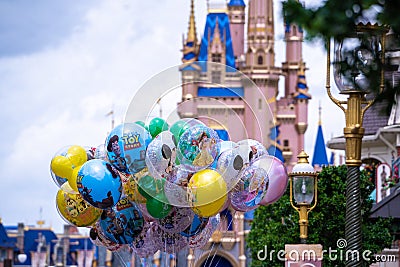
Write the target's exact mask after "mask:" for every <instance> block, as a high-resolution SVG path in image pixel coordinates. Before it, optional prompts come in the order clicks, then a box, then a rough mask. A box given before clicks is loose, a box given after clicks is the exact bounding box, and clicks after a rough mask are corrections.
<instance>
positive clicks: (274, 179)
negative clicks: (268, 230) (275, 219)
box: [258, 155, 289, 206]
mask: <svg viewBox="0 0 400 267" xmlns="http://www.w3.org/2000/svg"><path fill="white" fill-rule="evenodd" d="M258 165H259V167H262V168H264V169H265V170H266V171H267V172H268V177H269V186H268V189H267V193H266V194H265V196H264V198H263V199H262V200H261V202H260V205H263V206H267V205H270V204H272V203H274V202H276V201H277V200H278V199H280V198H281V197H282V196H283V194H284V193H285V191H286V188H287V185H288V181H289V176H288V173H287V170H286V167H285V165H283V163H282V161H280V160H279V159H278V158H276V157H274V156H269V155H266V156H263V157H262V158H260V159H259V161H258Z"/></svg>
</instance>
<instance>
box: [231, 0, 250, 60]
mask: <svg viewBox="0 0 400 267" xmlns="http://www.w3.org/2000/svg"><path fill="white" fill-rule="evenodd" d="M245 8H246V5H245V3H244V1H243V0H230V2H229V4H228V14H229V21H230V30H231V35H232V44H233V54H234V56H235V59H236V63H237V64H236V66H240V64H241V62H240V60H241V56H242V55H243V54H244V24H245V21H246V19H245Z"/></svg>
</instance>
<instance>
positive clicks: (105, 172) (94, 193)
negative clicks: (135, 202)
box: [77, 159, 122, 209]
mask: <svg viewBox="0 0 400 267" xmlns="http://www.w3.org/2000/svg"><path fill="white" fill-rule="evenodd" d="M77 186H78V190H79V193H80V194H81V195H82V197H83V199H85V200H86V201H87V202H89V203H90V204H91V205H92V206H94V207H96V208H100V209H107V208H111V207H113V206H114V205H115V204H117V202H118V201H119V199H120V197H121V192H122V182H121V178H120V176H119V173H118V171H117V170H116V169H115V168H114V166H112V165H111V164H110V163H108V162H106V161H104V160H100V159H93V160H90V161H87V162H86V163H85V164H83V165H82V167H81V169H80V170H79V173H78V179H77Z"/></svg>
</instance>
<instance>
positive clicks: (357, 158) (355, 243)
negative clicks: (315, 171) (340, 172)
mask: <svg viewBox="0 0 400 267" xmlns="http://www.w3.org/2000/svg"><path fill="white" fill-rule="evenodd" d="M387 30H388V29H387V28H386V27H383V26H379V25H377V24H370V23H368V24H358V25H356V27H355V30H354V32H351V33H349V34H348V36H346V37H345V38H343V39H341V40H334V61H333V64H332V65H333V75H334V79H335V83H336V85H337V87H338V89H339V90H340V94H345V95H348V97H347V100H345V101H341V100H338V99H336V98H335V97H333V96H332V94H331V91H330V87H331V86H330V67H331V66H330V65H331V59H330V41H328V43H327V74H326V89H327V93H328V96H329V98H330V99H331V100H332V101H333V102H334V103H335V104H336V105H337V106H338V107H340V108H341V109H342V110H343V112H344V113H345V118H346V127H345V128H344V137H345V139H346V165H347V180H346V223H345V237H346V241H347V246H346V250H347V251H350V252H358V253H359V254H358V255H361V249H362V243H361V198H360V169H359V167H360V165H361V142H362V138H363V135H364V128H363V127H362V123H363V117H364V113H365V111H366V110H367V109H368V108H369V107H370V106H371V105H372V103H373V101H374V99H373V97H372V99H371V97H370V100H366V95H367V94H368V93H371V92H373V91H375V92H378V91H382V90H383V88H384V73H383V68H382V66H383V63H384V56H383V55H384V54H385V34H386V32H387ZM377 78H378V79H377ZM374 81H375V82H374ZM376 81H377V82H376ZM347 251H346V252H347ZM346 255H353V254H352V253H349V254H347V253H346ZM360 265H361V257H358V258H349V259H347V261H346V266H360Z"/></svg>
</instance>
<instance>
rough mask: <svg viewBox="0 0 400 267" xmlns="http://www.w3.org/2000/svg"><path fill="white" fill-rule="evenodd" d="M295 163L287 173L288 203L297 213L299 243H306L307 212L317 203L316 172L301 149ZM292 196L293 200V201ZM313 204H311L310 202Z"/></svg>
mask: <svg viewBox="0 0 400 267" xmlns="http://www.w3.org/2000/svg"><path fill="white" fill-rule="evenodd" d="M297 158H298V161H297V164H296V165H295V166H294V167H293V169H292V172H291V173H289V178H290V204H291V205H292V207H293V208H294V209H295V210H296V211H297V212H298V213H299V225H300V243H302V244H306V243H307V237H308V213H309V212H310V211H311V210H313V209H314V208H315V206H316V205H317V176H318V175H317V173H316V172H315V171H314V168H313V166H311V164H310V163H309V162H308V155H307V154H306V153H305V152H304V151H302V152H300V154H299V155H298V156H297ZM293 198H294V202H295V203H294V202H293ZM313 201H314V204H313V205H312V206H311V204H312V203H313Z"/></svg>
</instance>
